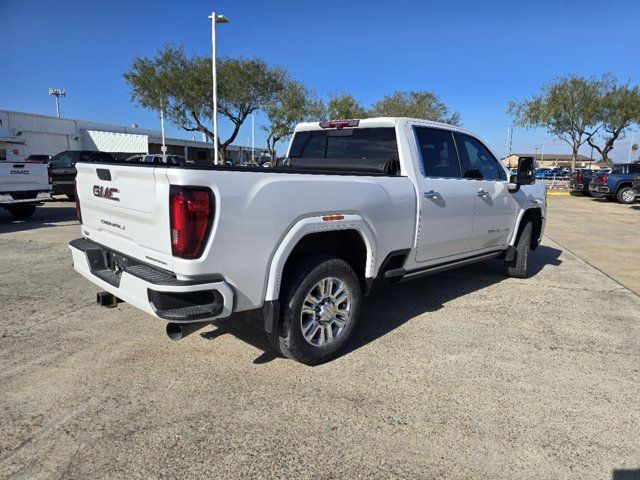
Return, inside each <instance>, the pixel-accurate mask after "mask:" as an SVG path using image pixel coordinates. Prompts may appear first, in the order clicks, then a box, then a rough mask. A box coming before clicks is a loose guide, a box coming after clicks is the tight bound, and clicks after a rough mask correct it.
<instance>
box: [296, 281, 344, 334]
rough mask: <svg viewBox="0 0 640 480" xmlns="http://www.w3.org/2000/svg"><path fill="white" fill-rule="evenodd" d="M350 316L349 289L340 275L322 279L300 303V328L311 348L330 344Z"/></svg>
mask: <svg viewBox="0 0 640 480" xmlns="http://www.w3.org/2000/svg"><path fill="white" fill-rule="evenodd" d="M350 315H351V292H350V291H349V289H348V288H347V286H346V285H345V283H344V282H343V281H342V280H340V279H339V278H335V277H328V278H323V279H322V280H320V281H319V282H318V283H316V284H315V285H314V286H313V287H312V288H311V291H310V292H309V293H308V294H307V296H306V297H305V299H304V302H303V304H302V312H301V314H300V327H301V329H302V335H303V336H304V339H305V340H306V341H307V342H308V343H310V344H311V345H313V346H314V347H322V346H324V345H329V344H331V343H333V342H334V341H335V339H336V338H338V336H339V335H340V334H341V333H342V331H343V330H344V329H345V327H346V326H347V323H348V322H349V318H350Z"/></svg>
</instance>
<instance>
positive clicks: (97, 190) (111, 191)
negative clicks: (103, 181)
mask: <svg viewBox="0 0 640 480" xmlns="http://www.w3.org/2000/svg"><path fill="white" fill-rule="evenodd" d="M93 195H94V196H96V197H102V198H106V199H107V200H113V201H114V202H119V201H120V197H119V191H118V189H117V188H113V187H101V186H100V185H94V186H93Z"/></svg>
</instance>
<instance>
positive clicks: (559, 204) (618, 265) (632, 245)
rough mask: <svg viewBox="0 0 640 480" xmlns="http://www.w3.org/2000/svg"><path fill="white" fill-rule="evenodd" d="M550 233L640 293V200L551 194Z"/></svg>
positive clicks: (550, 235)
mask: <svg viewBox="0 0 640 480" xmlns="http://www.w3.org/2000/svg"><path fill="white" fill-rule="evenodd" d="M546 233H547V235H548V236H549V237H551V238H552V239H553V240H555V241H556V242H558V243H559V244H560V245H562V247H563V249H564V250H570V251H571V252H573V253H575V254H576V255H578V256H579V257H580V258H582V259H583V260H585V261H586V262H589V263H590V264H591V265H593V266H595V267H596V268H598V269H599V270H601V271H602V272H604V273H605V274H607V275H609V276H611V277H612V278H614V279H615V280H617V281H618V282H620V283H621V284H622V285H624V286H626V287H627V288H629V289H631V290H633V291H634V292H636V293H637V294H639V295H640V203H639V202H636V203H635V204H633V205H621V204H619V203H616V202H608V201H606V200H603V199H594V198H591V197H581V196H576V197H573V196H568V195H565V196H549V220H548V222H547V228H546Z"/></svg>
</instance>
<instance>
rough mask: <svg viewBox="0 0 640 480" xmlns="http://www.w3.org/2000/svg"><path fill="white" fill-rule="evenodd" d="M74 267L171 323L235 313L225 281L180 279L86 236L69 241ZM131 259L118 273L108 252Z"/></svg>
mask: <svg viewBox="0 0 640 480" xmlns="http://www.w3.org/2000/svg"><path fill="white" fill-rule="evenodd" d="M69 249H70V250H71V255H72V257H73V267H74V269H75V270H76V271H77V272H78V273H80V275H82V276H83V277H85V278H86V279H87V280H89V281H91V282H92V283H94V284H95V285H97V286H98V287H100V288H101V289H104V290H106V291H107V292H109V293H112V294H113V295H115V296H116V297H118V298H119V299H121V300H123V301H125V302H127V303H129V304H131V305H133V306H134V307H137V308H139V309H140V310H142V311H144V312H146V313H148V314H150V315H153V316H154V317H156V318H160V319H163V320H166V321H171V322H185V323H188V322H201V321H203V320H212V319H215V318H222V317H227V316H229V315H231V313H232V311H233V290H231V287H230V286H229V285H228V284H227V283H226V282H224V281H200V280H198V281H195V280H184V281H183V280H178V279H176V278H175V277H174V276H173V275H172V274H171V273H170V272H166V271H164V270H160V269H157V268H154V267H151V266H148V265H146V264H143V263H140V262H136V261H135V260H133V259H128V258H126V257H124V256H123V255H120V254H118V252H113V251H112V250H110V249H108V248H106V247H103V246H102V245H99V244H97V243H95V242H91V241H89V240H86V239H84V238H79V239H76V240H73V241H71V242H70V243H69ZM108 254H116V255H119V257H120V258H121V259H123V260H124V261H125V262H127V261H128V262H130V264H128V265H127V266H125V267H124V268H123V269H121V270H120V271H119V272H118V273H115V272H114V271H113V270H111V269H109V268H108V267H107V262H108V260H107V255H108Z"/></svg>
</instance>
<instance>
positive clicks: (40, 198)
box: [0, 191, 51, 205]
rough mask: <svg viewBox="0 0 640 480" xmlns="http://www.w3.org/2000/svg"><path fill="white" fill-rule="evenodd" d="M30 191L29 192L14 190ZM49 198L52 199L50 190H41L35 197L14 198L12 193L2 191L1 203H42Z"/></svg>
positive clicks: (0, 195) (0, 194)
mask: <svg viewBox="0 0 640 480" xmlns="http://www.w3.org/2000/svg"><path fill="white" fill-rule="evenodd" d="M17 193H28V192H14V195H15V194H17ZM47 200H51V193H50V192H49V191H41V192H38V193H37V194H36V196H35V197H34V198H13V197H12V196H11V193H0V205H11V204H14V203H40V202H44V201H47Z"/></svg>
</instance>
